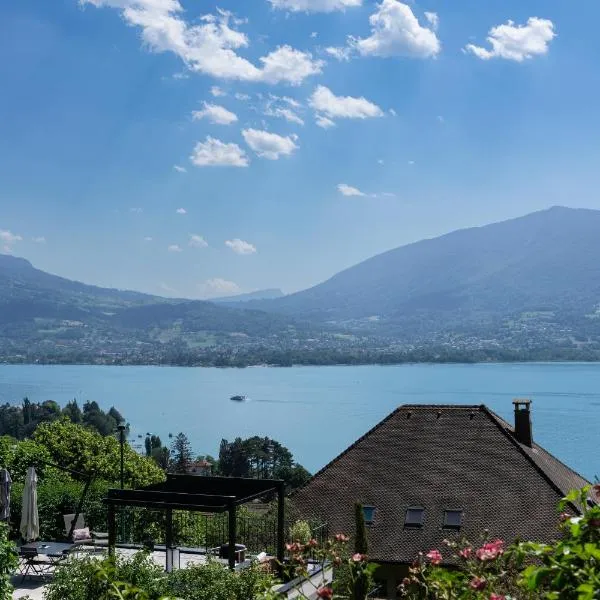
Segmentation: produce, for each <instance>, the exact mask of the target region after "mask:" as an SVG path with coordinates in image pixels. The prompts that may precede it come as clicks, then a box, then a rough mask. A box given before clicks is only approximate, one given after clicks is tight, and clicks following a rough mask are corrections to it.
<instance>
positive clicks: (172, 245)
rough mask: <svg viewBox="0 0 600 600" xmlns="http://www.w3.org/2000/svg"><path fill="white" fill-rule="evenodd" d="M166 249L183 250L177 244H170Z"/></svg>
mask: <svg viewBox="0 0 600 600" xmlns="http://www.w3.org/2000/svg"><path fill="white" fill-rule="evenodd" d="M167 250H168V251H169V252H183V248H182V247H181V246H180V245H179V244H171V245H170V246H169V247H168V248H167Z"/></svg>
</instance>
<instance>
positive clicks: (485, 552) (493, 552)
mask: <svg viewBox="0 0 600 600" xmlns="http://www.w3.org/2000/svg"><path fill="white" fill-rule="evenodd" d="M503 553H504V542H503V541H502V540H494V541H493V542H487V543H486V544H484V545H483V546H482V547H481V548H479V549H478V550H477V552H476V553H475V554H476V555H477V558H478V559H479V560H482V561H485V560H494V559H495V558H497V557H498V556H500V555H501V554H503Z"/></svg>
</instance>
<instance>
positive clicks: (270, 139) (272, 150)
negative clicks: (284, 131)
mask: <svg viewBox="0 0 600 600" xmlns="http://www.w3.org/2000/svg"><path fill="white" fill-rule="evenodd" d="M242 136H244V140H245V141H246V144H248V146H250V148H252V150H254V152H256V154H258V156H260V157H262V158H266V159H268V160H278V159H279V157H280V156H289V155H290V154H292V153H293V152H294V150H296V149H297V148H298V146H297V145H296V140H297V139H298V136H295V135H290V136H282V135H277V134H276V133H271V132H269V131H262V130H259V129H244V130H243V131H242Z"/></svg>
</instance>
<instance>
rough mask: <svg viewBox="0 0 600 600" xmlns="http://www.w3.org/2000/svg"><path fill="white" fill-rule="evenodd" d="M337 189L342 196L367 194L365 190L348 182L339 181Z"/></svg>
mask: <svg viewBox="0 0 600 600" xmlns="http://www.w3.org/2000/svg"><path fill="white" fill-rule="evenodd" d="M337 189H338V192H339V193H340V194H342V196H366V194H365V193H364V192H361V191H360V190H359V189H358V188H355V187H352V186H351V185H348V184H347V183H338V186H337Z"/></svg>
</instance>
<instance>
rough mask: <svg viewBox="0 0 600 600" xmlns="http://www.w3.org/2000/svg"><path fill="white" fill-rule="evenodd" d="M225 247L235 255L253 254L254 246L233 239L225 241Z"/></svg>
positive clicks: (254, 251)
mask: <svg viewBox="0 0 600 600" xmlns="http://www.w3.org/2000/svg"><path fill="white" fill-rule="evenodd" d="M225 245H226V246H227V247H228V248H231V249H232V250H233V251H234V252H235V253H236V254H242V255H244V254H255V253H256V246H254V245H253V244H250V243H249V242H245V241H244V240H240V239H239V238H235V239H233V240H227V241H226V242H225Z"/></svg>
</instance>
